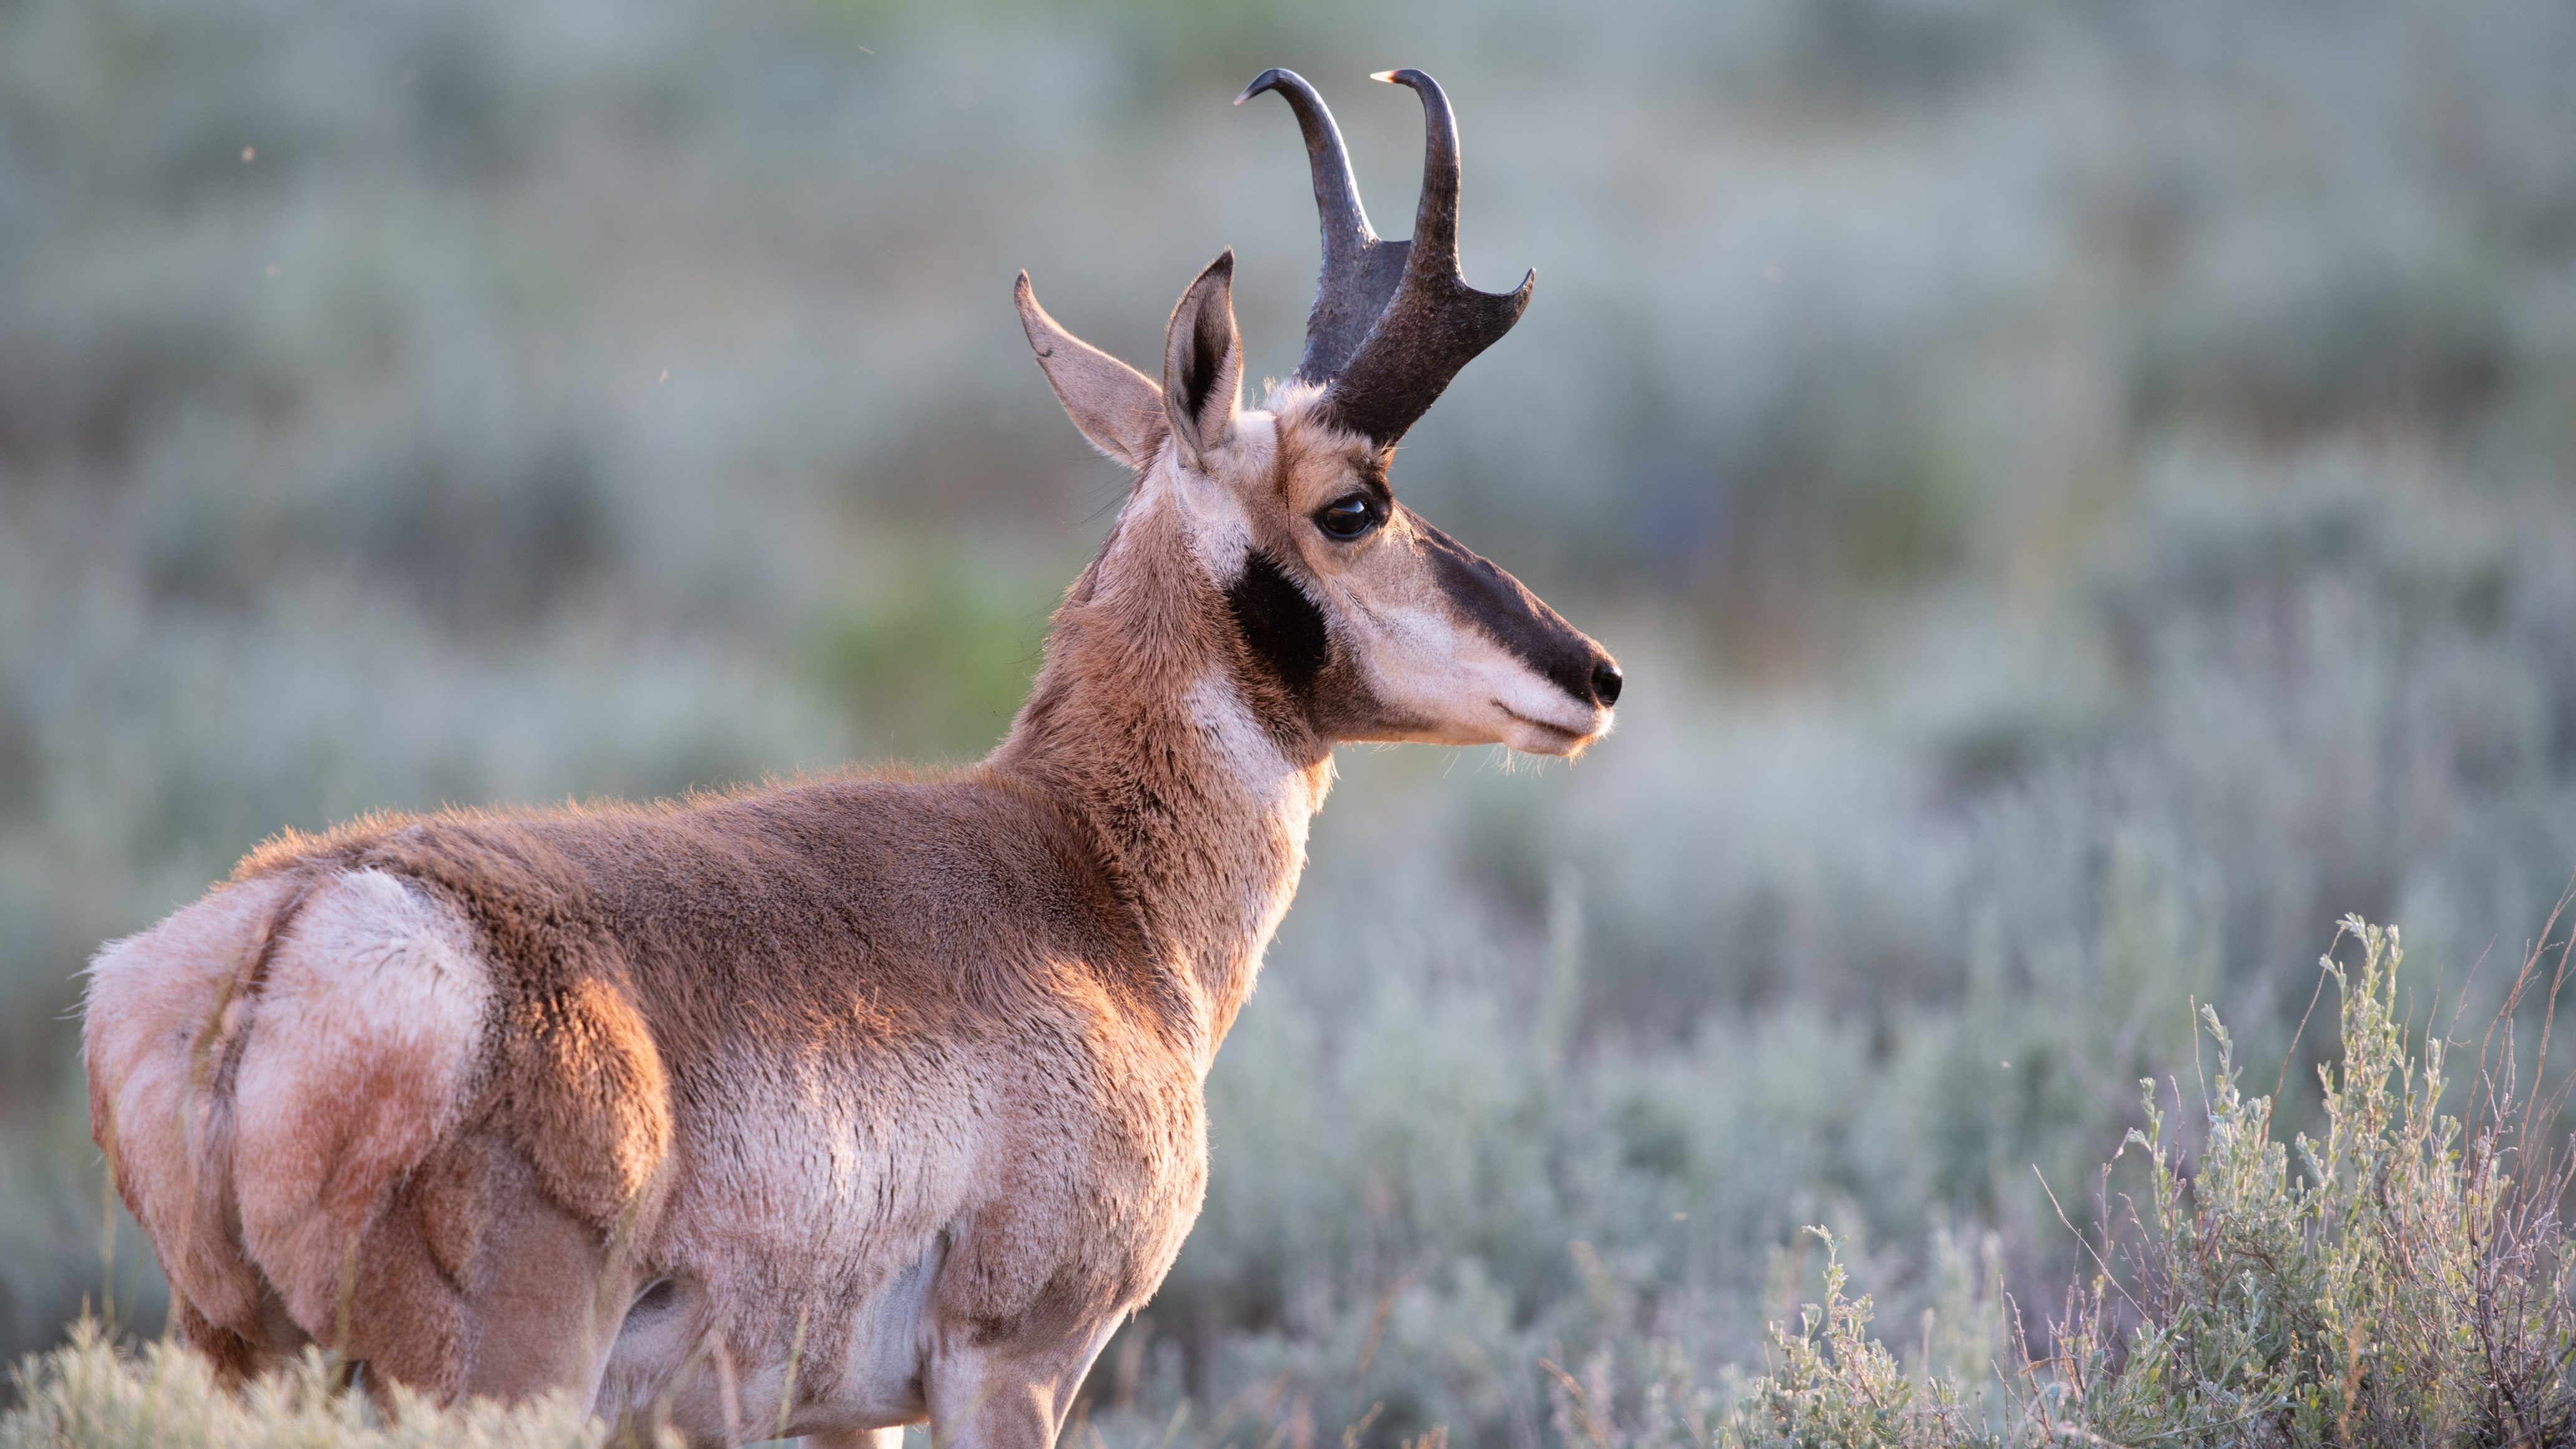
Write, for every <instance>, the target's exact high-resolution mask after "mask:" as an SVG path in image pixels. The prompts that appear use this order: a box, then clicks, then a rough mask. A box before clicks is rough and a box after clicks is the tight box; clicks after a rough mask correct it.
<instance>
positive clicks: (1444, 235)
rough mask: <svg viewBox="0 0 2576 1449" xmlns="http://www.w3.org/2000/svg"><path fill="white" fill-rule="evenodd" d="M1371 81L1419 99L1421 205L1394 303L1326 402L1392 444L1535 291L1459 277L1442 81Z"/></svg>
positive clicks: (1452, 135) (1452, 152) (1391, 77)
mask: <svg viewBox="0 0 2576 1449" xmlns="http://www.w3.org/2000/svg"><path fill="white" fill-rule="evenodd" d="M1370 79H1372V80H1382V81H1388V82H1391V83H1393V84H1396V85H1404V86H1411V87H1412V88H1413V89H1414V91H1415V93H1416V94H1418V95H1420V96H1421V97H1422V117H1423V128H1424V132H1425V136H1424V141H1423V148H1422V203H1421V207H1420V209H1419V210H1417V211H1416V212H1415V213H1414V217H1413V245H1412V247H1411V249H1410V252H1409V254H1408V255H1407V256H1406V257H1405V259H1404V278H1403V280H1402V281H1401V282H1400V283H1398V284H1397V286H1396V289H1395V296H1394V297H1393V298H1392V299H1390V300H1389V301H1388V302H1387V304H1386V310H1385V311H1383V312H1381V313H1380V314H1379V315H1378V319H1377V322H1376V324H1375V325H1374V326H1372V327H1370V328H1369V332H1368V336H1367V337H1366V338H1364V339H1362V340H1361V342H1360V345H1359V349H1358V350H1357V351H1355V352H1353V353H1352V354H1351V358H1350V361H1349V362H1348V363H1347V364H1345V365H1344V366H1343V367H1342V369H1341V372H1340V373H1339V375H1337V376H1336V377H1334V379H1333V381H1332V385H1331V387H1330V388H1329V389H1328V390H1327V391H1326V393H1325V395H1324V408H1325V410H1326V412H1328V413H1329V414H1330V415H1331V416H1332V417H1333V418H1334V420H1336V421H1338V422H1340V423H1342V424H1343V425H1344V426H1346V427H1349V428H1351V429H1352V430H1353V431H1355V432H1359V433H1362V434H1365V435H1366V436H1368V437H1369V438H1370V439H1372V440H1373V441H1375V442H1376V443H1377V444H1378V445H1379V446H1381V447H1388V446H1392V445H1393V444H1394V443H1395V441H1396V440H1397V439H1398V438H1401V437H1403V436H1404V434H1405V430H1406V429H1408V428H1411V427H1412V426H1413V425H1414V423H1415V422H1416V421H1418V420H1419V419H1420V418H1421V417H1422V415H1423V414H1424V413H1426V412H1428V411H1430V410H1431V404H1432V402H1433V401H1434V400H1436V399H1437V398H1438V397H1439V396H1440V394H1441V392H1442V390H1443V389H1445V388H1447V387H1448V386H1449V380H1450V379H1451V378H1454V377H1456V376H1457V375H1458V372H1459V369H1461V368H1463V367H1465V366H1466V365H1467V364H1468V363H1469V362H1471V361H1473V360H1474V359H1475V356H1476V354H1477V353H1479V352H1482V351H1484V350H1485V349H1486V348H1488V347H1491V346H1493V345H1494V343H1495V342H1496V341H1497V340H1499V339H1500V338H1501V337H1502V335H1503V334H1504V333H1506V332H1509V331H1510V330H1512V324H1513V323H1515V322H1518V321H1519V320H1520V319H1521V312H1522V311H1523V310H1524V309H1526V308H1527V307H1528V306H1529V299H1530V291H1531V289H1532V288H1534V287H1536V286H1537V285H1538V273H1537V272H1535V271H1533V272H1531V273H1530V274H1529V275H1527V276H1525V277H1523V278H1522V279H1521V284H1520V286H1519V287H1518V288H1517V289H1516V290H1513V291H1510V292H1480V291H1477V290H1476V289H1475V288H1473V287H1470V286H1468V285H1467V282H1466V279H1465V278H1464V277H1461V276H1460V275H1459V274H1458V120H1457V117H1455V116H1453V115H1452V114H1450V111H1449V98H1448V97H1447V96H1445V95H1442V94H1441V92H1440V84H1439V82H1437V81H1434V80H1433V79H1432V78H1431V77H1429V76H1427V75H1424V74H1423V73H1422V72H1420V71H1418V70H1394V71H1380V72H1379V73H1377V74H1376V75H1374V76H1372V77H1370Z"/></svg>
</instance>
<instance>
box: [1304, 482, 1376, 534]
mask: <svg viewBox="0 0 2576 1449" xmlns="http://www.w3.org/2000/svg"><path fill="white" fill-rule="evenodd" d="M1315 526H1316V527H1317V528H1320V529H1322V530H1323V531H1325V532H1326V533H1329V534H1331V535H1332V536H1333V537H1335V538H1357V537H1359V536H1360V535H1361V534H1363V533H1366V532H1368V531H1369V530H1370V529H1372V528H1375V527H1377V507H1376V505H1374V504H1373V503H1371V502H1370V501H1369V496H1368V495H1367V494H1365V493H1354V494H1352V495H1351V496H1349V497H1348V498H1337V499H1335V500H1334V501H1332V502H1330V503H1327V504H1325V505H1324V506H1323V508H1322V509H1320V510H1319V511H1317V513H1316V514H1315Z"/></svg>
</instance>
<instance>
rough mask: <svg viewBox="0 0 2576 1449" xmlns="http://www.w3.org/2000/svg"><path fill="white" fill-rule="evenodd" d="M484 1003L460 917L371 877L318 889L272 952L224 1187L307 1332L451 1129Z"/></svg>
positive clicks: (320, 1320)
mask: <svg viewBox="0 0 2576 1449" xmlns="http://www.w3.org/2000/svg"><path fill="white" fill-rule="evenodd" d="M491 1002H492V979H491V972H490V970H489V969H488V968H487V966H486V965H485V963H484V962H483V961H482V960H481V959H480V957H479V955H478V954H477V951H476V949H475V941H474V935H473V931H472V928H471V927H470V925H469V924H468V923H467V922H466V921H465V919H464V918H463V916H462V915H461V914H460V913H459V912H458V911H457V910H456V909H455V908H454V907H453V906H449V905H447V904H445V903H443V902H439V901H435V900H433V899H431V898H430V897H429V896H427V895H425V894H423V893H422V892H421V891H419V890H418V889H416V888H414V887H412V886H410V885H408V884H406V883H405V882H403V881H401V880H398V879H396V878H395V877H393V876H391V875H388V874H386V873H384V872H382V871H377V870H360V871H352V872H350V873H348V874H346V875H342V876H338V877H335V878H333V879H331V880H330V881H328V882H326V883H324V884H321V885H318V886H316V887H315V888H314V890H313V892H312V894H311V895H309V896H308V897H306V899H305V902H304V906H303V908H302V909H301V910H300V911H298V912H297V913H296V915H295V918H294V921H293V923H292V924H291V925H290V926H289V927H288V929H287V934H286V935H285V937H284V938H283V939H281V940H280V941H279V943H278V945H277V950H276V953H275V955H274V956H273V958H272V959H271V961H270V964H269V971H268V977H267V980H266V981H265V982H264V983H263V984H262V986H261V989H260V993H259V999H258V1004H257V1007H256V1014H255V1018H254V1021H253V1024H252V1026H251V1039H250V1042H249V1045H248V1047H247V1049H246V1050H245V1051H244V1053H243V1057H242V1065H241V1073H240V1076H239V1078H238V1080H237V1081H236V1083H235V1087H234V1093H233V1111H234V1123H235V1138H234V1180H235V1183H236V1190H237V1192H238V1194H239V1202H240V1206H241V1225H242V1238H243V1242H244V1244H245V1245H246V1246H247V1247H248V1248H249V1249H250V1252H251V1256H252V1257H253V1258H254V1259H255V1260H257V1261H258V1263H259V1264H260V1267H261V1268H262V1270H263V1271H265V1272H266V1273H267V1274H268V1276H269V1279H270V1281H271V1282H273V1283H275V1284H276V1285H277V1286H278V1288H279V1290H280V1292H281V1294H282V1296H283V1297H284V1298H285V1299H286V1305H287V1309H288V1311H289V1312H290V1313H291V1314H293V1315H294V1317H295V1318H296V1320H297V1321H298V1322H299V1323H302V1324H303V1325H304V1327H305V1329H306V1331H308V1332H313V1331H316V1330H317V1329H320V1328H327V1327H328V1326H329V1325H330V1323H331V1322H332V1320H333V1317H334V1315H335V1314H336V1312H337V1310H338V1300H339V1292H340V1284H339V1276H340V1272H341V1264H342V1262H343V1261H344V1255H345V1254H346V1252H347V1251H348V1250H349V1247H350V1245H351V1244H352V1243H353V1242H355V1241H356V1239H357V1235H358V1234H359V1233H361V1232H363V1231H364V1230H365V1228H366V1225H367V1224H368V1222H370V1221H371V1220H372V1219H373V1218H374V1217H375V1215H376V1213H377V1212H379V1211H380V1210H381V1209H382V1208H383V1206H384V1203H385V1199H386V1197H387V1195H388V1194H389V1193H391V1192H392V1190H393V1189H394V1187H395V1186H396V1185H397V1184H399V1183H400V1181H401V1180H402V1178H403V1176H404V1175H405V1174H407V1173H409V1172H410V1171H411V1170H412V1169H413V1168H415V1167H417V1166H419V1165H420V1162H421V1160H422V1158H424V1157H425V1156H427V1155H428V1153H429V1151H430V1150H431V1148H433V1147H435V1146H436V1145H437V1143H438V1141H439V1139H440V1138H441V1137H442V1136H444V1135H445V1134H446V1133H447V1132H448V1131H449V1130H451V1129H452V1128H453V1127H454V1126H455V1125H456V1121H457V1118H458V1116H459V1114H460V1113H461V1112H462V1110H463V1107H464V1105H465V1102H464V1098H465V1092H466V1088H467V1086H468V1085H469V1083H470V1080H471V1078H472V1076H473V1074H474V1070H475V1065H476V1057H477V1055H478V1050H479V1047H480V1045H481V1042H482V1038H483V1029H484V1021H485V1019H486V1016H487V1014H488V1013H489V1011H490V1009H491Z"/></svg>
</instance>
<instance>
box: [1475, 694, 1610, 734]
mask: <svg viewBox="0 0 2576 1449" xmlns="http://www.w3.org/2000/svg"><path fill="white" fill-rule="evenodd" d="M1488 703H1490V704H1492V705H1493V707H1494V708H1496V709H1499V710H1501V711H1502V712H1503V715H1504V717H1505V718H1507V719H1510V720H1513V721H1515V722H1517V723H1520V724H1525V725H1528V726H1529V727H1530V728H1532V729H1534V730H1538V731H1540V732H1541V733H1542V734H1545V735H1548V736H1550V737H1551V738H1552V739H1554V740H1561V741H1563V742H1564V743H1566V744H1569V745H1579V744H1582V743H1583V742H1584V741H1586V740H1589V739H1591V738H1592V736H1593V734H1594V733H1595V732H1594V731H1592V730H1575V729H1567V728H1566V727H1565V726H1563V725H1561V724H1550V723H1549V722H1547V721H1546V720H1543V719H1535V718H1532V717H1531V716H1529V715H1525V714H1523V713H1521V712H1520V711H1519V710H1516V709H1514V708H1512V707H1511V706H1510V705H1508V704H1505V703H1503V702H1502V701H1501V700H1499V699H1497V700H1490V701H1488Z"/></svg>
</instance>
